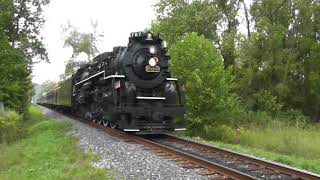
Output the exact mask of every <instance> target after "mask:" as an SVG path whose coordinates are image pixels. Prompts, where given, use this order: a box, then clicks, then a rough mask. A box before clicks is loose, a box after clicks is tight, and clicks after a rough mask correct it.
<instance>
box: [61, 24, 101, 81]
mask: <svg viewBox="0 0 320 180" xmlns="http://www.w3.org/2000/svg"><path fill="white" fill-rule="evenodd" d="M91 25H92V29H93V32H89V33H87V32H79V31H78V30H77V28H76V27H74V26H72V25H71V24H70V23H68V24H67V25H66V26H65V27H63V28H62V30H63V33H64V34H65V40H64V47H70V48H72V51H73V54H72V56H71V58H70V59H69V61H68V62H67V64H66V69H65V73H64V74H62V75H61V76H60V79H64V78H65V77H66V76H69V75H71V74H72V72H73V71H74V69H76V68H78V67H79V66H81V65H82V64H83V63H85V60H79V59H77V58H78V56H79V55H80V54H81V53H84V54H86V55H87V61H90V60H92V58H93V57H94V56H95V55H97V53H99V51H98V48H97V42H98V40H99V36H100V35H98V32H97V27H98V23H97V22H93V21H92V22H91Z"/></svg>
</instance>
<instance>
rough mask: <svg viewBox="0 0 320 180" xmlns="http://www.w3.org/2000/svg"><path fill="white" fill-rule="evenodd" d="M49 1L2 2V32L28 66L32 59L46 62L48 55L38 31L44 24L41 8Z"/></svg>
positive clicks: (7, 0)
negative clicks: (3, 16) (4, 11)
mask: <svg viewBox="0 0 320 180" xmlns="http://www.w3.org/2000/svg"><path fill="white" fill-rule="evenodd" d="M49 2H50V0H2V1H1V2H0V4H1V6H0V8H1V9H2V10H6V13H4V14H5V16H6V17H7V18H6V20H5V21H4V22H3V23H4V24H3V25H4V26H3V27H4V32H5V34H6V36H7V37H8V40H9V42H10V44H11V46H13V47H14V48H17V49H18V50H20V51H21V52H22V53H23V54H24V56H25V57H26V60H27V61H28V63H29V66H31V65H32V58H34V57H38V58H39V59H40V60H46V61H48V54H47V51H46V49H45V46H44V44H43V43H42V37H41V36H40V30H41V28H42V27H43V24H44V22H45V21H44V18H43V16H42V11H43V9H42V7H43V6H45V5H47V4H49Z"/></svg>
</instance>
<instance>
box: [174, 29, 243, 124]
mask: <svg viewBox="0 0 320 180" xmlns="http://www.w3.org/2000/svg"><path fill="white" fill-rule="evenodd" d="M169 53H170V56H171V67H172V71H173V74H174V76H176V77H177V78H179V79H180V80H181V81H182V82H183V83H184V84H185V85H186V103H187V107H188V111H187V115H186V120H187V122H188V125H189V128H190V127H191V128H203V127H204V125H213V124H216V123H217V122H219V123H226V124H227V123H231V122H232V121H233V120H234V118H235V114H236V113H239V112H240V110H241V108H240V105H239V102H238V96H237V95H236V94H235V93H233V90H234V87H235V83H234V81H233V75H232V74H231V71H230V70H229V69H226V70H225V69H224V66H223V59H222V56H221V54H220V52H219V51H218V50H217V49H215V48H214V47H213V44H212V41H210V40H207V39H205V38H204V37H203V36H198V35H197V34H196V33H190V34H187V35H186V36H185V37H183V38H182V39H181V41H179V42H177V43H176V44H174V45H173V46H172V47H171V48H170V50H169Z"/></svg>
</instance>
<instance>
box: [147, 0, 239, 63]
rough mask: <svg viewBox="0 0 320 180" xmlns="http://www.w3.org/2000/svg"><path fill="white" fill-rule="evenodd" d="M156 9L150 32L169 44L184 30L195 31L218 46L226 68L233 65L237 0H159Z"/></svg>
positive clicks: (185, 31)
mask: <svg viewBox="0 0 320 180" xmlns="http://www.w3.org/2000/svg"><path fill="white" fill-rule="evenodd" d="M155 9H156V11H157V15H158V16H157V19H156V20H155V21H153V23H152V25H151V31H153V32H157V33H160V34H161V35H162V36H164V38H165V39H166V41H168V42H169V45H171V44H173V43H175V42H176V41H177V40H178V39H179V38H180V37H181V36H184V35H185V34H186V33H191V32H197V33H198V34H200V35H204V36H205V38H207V39H211V40H212V41H213V42H215V45H217V46H218V47H219V48H220V50H221V54H222V56H223V58H224V65H225V67H229V66H230V65H233V64H234V60H235V55H236V54H235V38H236V33H237V25H238V24H239V23H238V20H237V18H236V16H237V11H238V9H239V0H231V1H222V0H219V1H210V0H203V1H199V0H197V1H191V2H189V1H185V0H178V1H177V0H159V1H158V2H157V4H156V5H155Z"/></svg>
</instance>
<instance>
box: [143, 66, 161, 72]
mask: <svg viewBox="0 0 320 180" xmlns="http://www.w3.org/2000/svg"><path fill="white" fill-rule="evenodd" d="M146 72H160V67H159V66H149V65H148V66H146Z"/></svg>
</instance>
